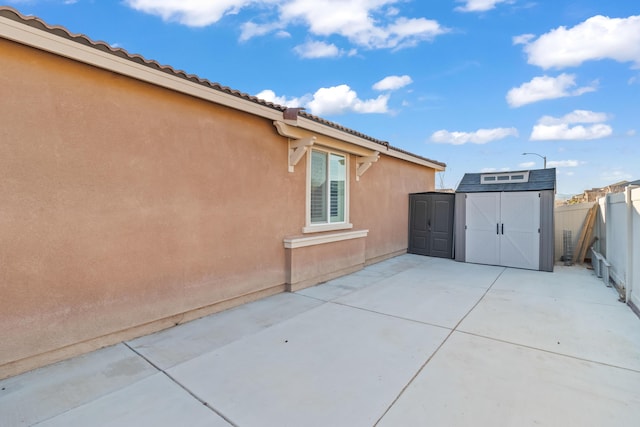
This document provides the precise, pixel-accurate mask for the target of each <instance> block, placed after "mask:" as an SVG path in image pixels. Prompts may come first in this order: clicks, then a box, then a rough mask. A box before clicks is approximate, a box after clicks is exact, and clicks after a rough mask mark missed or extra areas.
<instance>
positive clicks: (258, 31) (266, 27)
mask: <svg viewBox="0 0 640 427" xmlns="http://www.w3.org/2000/svg"><path fill="white" fill-rule="evenodd" d="M240 30H241V31H240V38H239V40H240V41H241V42H244V41H247V40H249V39H251V38H253V37H257V36H264V35H266V34H269V33H270V32H273V31H276V36H277V37H280V38H282V37H291V34H289V33H287V32H286V31H283V30H282V25H281V24H280V23H278V22H275V23H270V24H256V23H255V22H251V21H249V22H245V23H244V24H242V25H241V26H240Z"/></svg>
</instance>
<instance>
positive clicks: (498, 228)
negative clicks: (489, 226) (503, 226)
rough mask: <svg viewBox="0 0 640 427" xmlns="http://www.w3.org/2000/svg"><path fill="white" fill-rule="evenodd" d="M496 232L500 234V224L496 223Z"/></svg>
mask: <svg viewBox="0 0 640 427" xmlns="http://www.w3.org/2000/svg"><path fill="white" fill-rule="evenodd" d="M496 234H500V224H498V223H496Z"/></svg>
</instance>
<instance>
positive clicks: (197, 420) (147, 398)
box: [38, 373, 231, 427]
mask: <svg viewBox="0 0 640 427" xmlns="http://www.w3.org/2000/svg"><path fill="white" fill-rule="evenodd" d="M38 425H39V426H42V427H86V426H92V427H107V426H113V427H122V426H137V427H139V426H149V427H152V426H154V427H155V426H189V427H198V426H201V427H230V425H231V424H229V423H227V422H226V421H225V420H224V419H222V418H220V416H219V415H217V414H216V413H215V412H213V411H212V410H211V409H209V408H207V407H206V406H205V405H203V404H202V403H200V402H199V401H197V400H196V399H194V398H193V396H191V395H190V394H189V393H187V392H186V391H185V390H184V389H182V388H180V386H178V385H177V384H176V383H175V382H173V381H172V380H170V379H169V378H168V377H167V376H166V375H165V374H162V373H158V374H155V375H153V376H151V377H149V378H145V379H144V380H142V381H139V382H137V383H135V384H133V385H131V386H128V387H125V388H123V389H121V390H118V391H116V392H114V393H111V394H108V395H106V396H103V397H101V398H99V399H97V400H94V401H92V402H90V403H88V404H86V405H82V406H80V407H78V408H75V409H72V410H70V411H68V412H65V413H64V414H61V415H58V416H56V417H54V418H51V419H49V420H46V421H44V422H43V423H41V424H38Z"/></svg>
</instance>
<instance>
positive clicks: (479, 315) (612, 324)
mask: <svg viewBox="0 0 640 427" xmlns="http://www.w3.org/2000/svg"><path fill="white" fill-rule="evenodd" d="M610 297H611V298H614V300H615V297H614V296H613V295H610ZM617 304H618V306H616V305H610V304H599V303H588V302H580V301H573V300H570V299H566V298H555V297H547V296H537V295H534V294H530V293H526V294H521V293H517V292H516V293H514V292H511V291H496V290H493V289H492V290H491V291H490V292H489V293H488V294H487V295H486V296H485V298H484V299H483V300H482V303H481V304H479V305H478V306H477V307H476V308H475V310H473V312H471V313H470V314H469V316H468V317H467V318H466V319H465V320H464V321H463V322H462V324H461V325H460V326H459V330H461V331H465V332H470V333H473V334H476V335H481V336H485V337H491V338H495V339H499V340H504V341H508V342H511V343H515V344H521V345H524V346H529V347H534V348H538V349H542V350H547V351H551V352H555V353H560V354H566V355H569V356H574V357H577V358H581V359H586V360H591V361H596V362H601V363H607V364H611V365H614V366H619V367H624V368H629V369H635V370H639V371H640V356H639V355H640V327H639V325H638V318H637V317H636V316H635V314H634V313H633V312H631V310H629V309H628V307H626V306H624V305H623V304H620V303H617Z"/></svg>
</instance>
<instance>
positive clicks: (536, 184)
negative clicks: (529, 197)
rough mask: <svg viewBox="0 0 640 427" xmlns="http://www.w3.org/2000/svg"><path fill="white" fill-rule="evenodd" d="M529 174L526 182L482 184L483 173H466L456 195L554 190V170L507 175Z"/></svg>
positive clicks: (534, 170) (535, 170) (538, 170)
mask: <svg viewBox="0 0 640 427" xmlns="http://www.w3.org/2000/svg"><path fill="white" fill-rule="evenodd" d="M518 172H529V180H528V181H527V182H507V183H496V184H482V183H481V181H480V177H481V176H482V175H486V174H485V173H466V174H464V176H463V177H462V180H461V181H460V185H458V188H457V189H456V193H488V192H496V191H541V190H554V191H555V189H556V169H555V168H550V169H532V170H528V171H526V170H524V171H512V172H509V173H518Z"/></svg>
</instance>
